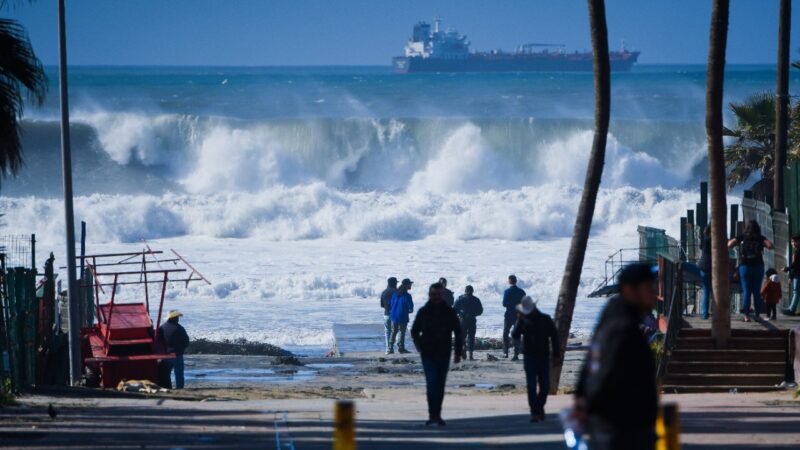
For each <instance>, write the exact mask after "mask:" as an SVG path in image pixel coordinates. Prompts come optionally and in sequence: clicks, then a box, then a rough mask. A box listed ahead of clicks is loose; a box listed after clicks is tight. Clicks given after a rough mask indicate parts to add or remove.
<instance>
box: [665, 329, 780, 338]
mask: <svg viewBox="0 0 800 450" xmlns="http://www.w3.org/2000/svg"><path fill="white" fill-rule="evenodd" d="M679 336H680V337H707V338H710V337H711V329H710V328H681V330H680V334H679ZM787 336H788V331H787V330H781V329H777V328H775V329H773V328H762V329H750V328H745V329H741V328H734V329H732V330H731V337H734V338H737V337H738V338H744V337H780V338H786V337H787Z"/></svg>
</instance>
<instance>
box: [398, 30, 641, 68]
mask: <svg viewBox="0 0 800 450" xmlns="http://www.w3.org/2000/svg"><path fill="white" fill-rule="evenodd" d="M440 25H441V21H440V19H439V18H438V17H437V18H436V19H435V20H434V25H433V27H431V25H430V24H429V23H427V22H419V23H417V24H416V25H414V31H413V33H412V35H411V39H410V40H409V41H408V43H407V44H406V47H405V56H397V57H394V58H392V67H394V71H395V72H397V73H418V72H591V71H592V70H593V69H592V53H591V52H578V51H575V52H567V51H566V48H565V46H564V45H561V44H540V43H534V44H524V45H520V46H519V47H517V49H516V50H515V51H513V52H505V51H502V50H491V51H488V52H473V51H470V48H469V46H470V42H469V40H468V39H467V36H466V35H464V34H461V33H459V32H458V31H456V30H454V29H452V28H448V29H446V30H442V29H441V28H440ZM609 57H610V60H611V70H612V71H613V72H627V71H628V70H630V69H631V67H632V66H633V65H634V63H636V60H637V59H638V58H639V52H638V51H629V50H627V49H625V44H624V42H623V44H622V48H621V49H620V50H619V51H613V52H610V53H609Z"/></svg>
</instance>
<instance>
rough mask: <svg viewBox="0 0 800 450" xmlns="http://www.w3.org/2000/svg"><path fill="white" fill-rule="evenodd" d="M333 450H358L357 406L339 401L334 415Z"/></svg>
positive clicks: (347, 401)
mask: <svg viewBox="0 0 800 450" xmlns="http://www.w3.org/2000/svg"><path fill="white" fill-rule="evenodd" d="M333 450H356V405H355V404H354V403H353V402H352V401H349V400H338V401H337V402H336V406H334V413H333Z"/></svg>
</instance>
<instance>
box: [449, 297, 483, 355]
mask: <svg viewBox="0 0 800 450" xmlns="http://www.w3.org/2000/svg"><path fill="white" fill-rule="evenodd" d="M474 292H475V289H474V288H473V287H472V286H467V287H466V288H465V289H464V295H462V296H460V297H458V300H456V303H455V305H454V306H453V309H455V310H456V314H458V316H459V317H460V318H461V333H462V335H463V336H464V339H465V340H466V343H465V344H463V343H462V344H461V345H465V346H466V349H467V351H468V352H469V360H470V361H475V358H473V357H472V352H473V350H475V332H476V331H477V327H478V316H480V315H481V314H483V305H482V304H481V299H479V298H478V297H475V296H474V295H473V293H474ZM462 353H463V352H462Z"/></svg>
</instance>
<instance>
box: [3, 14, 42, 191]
mask: <svg viewBox="0 0 800 450" xmlns="http://www.w3.org/2000/svg"><path fill="white" fill-rule="evenodd" d="M10 3H14V2H12V1H6V0H0V8H3V7H6V6H9V4H10ZM0 48H2V49H3V52H2V55H0V178H2V177H3V176H6V175H9V174H11V175H13V174H16V173H17V171H18V170H19V168H20V167H21V166H22V142H21V140H20V129H19V120H20V119H21V118H22V111H23V107H24V104H25V100H24V96H23V94H27V97H28V98H29V99H30V100H32V101H33V102H35V103H37V104H41V103H42V101H43V100H44V96H45V94H46V93H47V77H46V76H45V74H44V69H43V68H42V63H41V61H39V58H37V57H36V53H34V51H33V47H32V46H31V42H30V40H29V39H28V34H27V33H26V32H25V28H23V27H22V25H20V24H19V23H18V22H17V21H15V20H10V19H3V18H0Z"/></svg>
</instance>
